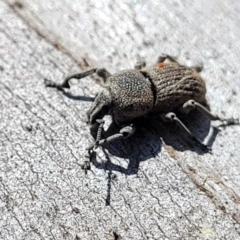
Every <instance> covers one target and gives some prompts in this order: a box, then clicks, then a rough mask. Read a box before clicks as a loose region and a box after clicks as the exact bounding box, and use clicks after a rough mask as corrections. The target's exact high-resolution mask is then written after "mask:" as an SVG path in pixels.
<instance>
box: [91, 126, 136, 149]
mask: <svg viewBox="0 0 240 240" xmlns="http://www.w3.org/2000/svg"><path fill="white" fill-rule="evenodd" d="M100 126H101V124H100ZM100 126H99V128H98V133H100V134H101V131H102V130H100V129H101V128H102V127H100ZM135 131H136V127H135V126H134V125H133V124H130V125H127V126H125V127H123V128H122V129H121V130H120V131H119V133H116V134H113V135H112V136H109V137H107V138H104V139H100V137H101V136H100V135H99V137H98V136H97V139H96V141H95V143H94V144H92V145H91V146H89V147H88V148H87V150H88V151H92V150H95V149H96V148H98V147H99V146H102V145H103V144H106V143H111V142H113V141H115V140H118V139H125V138H128V137H130V136H132V135H133V134H134V133H135Z"/></svg>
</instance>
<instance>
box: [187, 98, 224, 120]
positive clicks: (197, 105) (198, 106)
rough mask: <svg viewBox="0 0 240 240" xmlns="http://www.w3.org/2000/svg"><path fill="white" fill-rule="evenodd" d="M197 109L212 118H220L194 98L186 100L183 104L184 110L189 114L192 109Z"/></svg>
mask: <svg viewBox="0 0 240 240" xmlns="http://www.w3.org/2000/svg"><path fill="white" fill-rule="evenodd" d="M195 108H196V109H197V110H198V111H199V112H201V113H202V114H203V115H204V116H206V117H207V118H208V119H210V120H220V119H219V117H218V116H214V115H213V114H212V113H210V111H209V110H208V109H207V108H205V107H204V106H203V105H202V104H200V103H198V102H195V101H194V100H192V99H191V100H188V101H187V102H185V103H184V104H183V106H182V111H183V112H184V113H186V114H188V113H189V112H190V111H191V110H193V109H195Z"/></svg>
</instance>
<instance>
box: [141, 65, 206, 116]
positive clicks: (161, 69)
mask: <svg viewBox="0 0 240 240" xmlns="http://www.w3.org/2000/svg"><path fill="white" fill-rule="evenodd" d="M143 71H145V72H147V74H148V76H149V78H151V81H152V83H153V85H154V86H155V94H156V96H155V105H154V107H153V110H152V112H170V111H174V109H176V108H177V107H178V106H180V105H182V104H184V103H185V102H186V101H188V100H190V99H193V100H195V101H197V102H200V103H203V104H205V103H206V100H205V94H206V87H205V83H204V81H203V79H202V78H201V77H200V75H199V74H198V73H197V72H196V71H195V70H193V69H191V68H189V67H186V66H181V65H179V64H177V63H159V64H158V65H155V66H152V67H148V68H146V69H144V70H143Z"/></svg>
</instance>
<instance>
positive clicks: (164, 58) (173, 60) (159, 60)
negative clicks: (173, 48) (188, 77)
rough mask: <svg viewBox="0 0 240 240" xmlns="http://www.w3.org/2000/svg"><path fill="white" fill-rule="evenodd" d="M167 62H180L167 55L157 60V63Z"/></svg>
mask: <svg viewBox="0 0 240 240" xmlns="http://www.w3.org/2000/svg"><path fill="white" fill-rule="evenodd" d="M165 60H169V61H170V62H175V63H178V61H177V60H176V59H174V57H172V56H170V55H167V54H163V55H161V56H159V57H158V59H157V63H163V62H165Z"/></svg>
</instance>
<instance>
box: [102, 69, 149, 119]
mask: <svg viewBox="0 0 240 240" xmlns="http://www.w3.org/2000/svg"><path fill="white" fill-rule="evenodd" d="M106 87H107V88H108V90H109V92H110V94H111V101H112V106H111V110H112V115H113V118H114V120H115V121H116V122H117V123H121V122H130V121H132V120H133V119H135V118H137V117H141V116H143V115H145V114H147V113H148V112H149V111H151V109H152V108H153V106H154V95H153V92H152V84H151V82H150V81H149V80H148V79H147V78H145V76H144V75H143V74H142V73H141V72H139V71H138V70H127V71H126V70H125V71H121V72H119V73H116V74H114V75H112V76H111V77H110V78H109V79H108V85H106Z"/></svg>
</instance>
